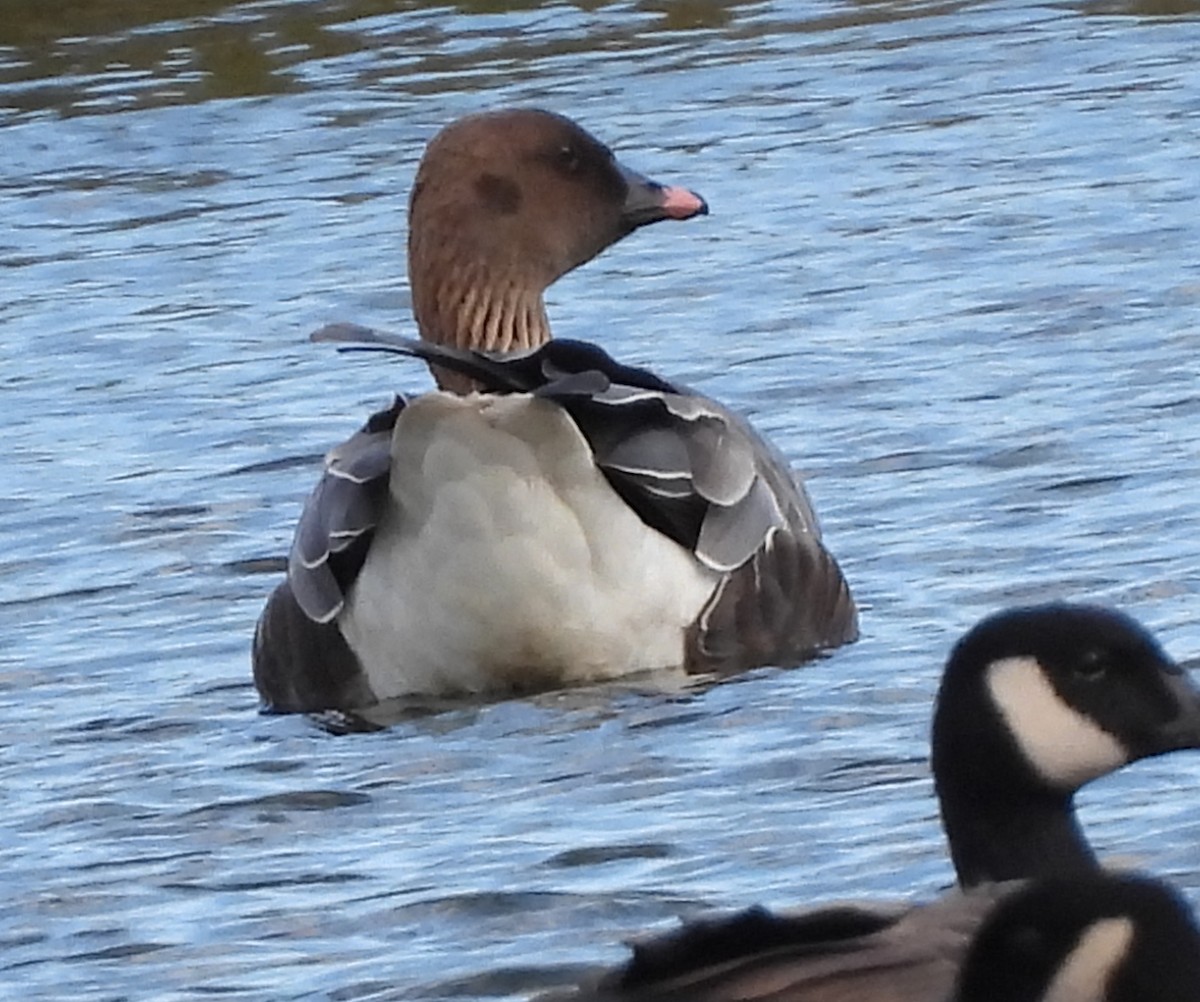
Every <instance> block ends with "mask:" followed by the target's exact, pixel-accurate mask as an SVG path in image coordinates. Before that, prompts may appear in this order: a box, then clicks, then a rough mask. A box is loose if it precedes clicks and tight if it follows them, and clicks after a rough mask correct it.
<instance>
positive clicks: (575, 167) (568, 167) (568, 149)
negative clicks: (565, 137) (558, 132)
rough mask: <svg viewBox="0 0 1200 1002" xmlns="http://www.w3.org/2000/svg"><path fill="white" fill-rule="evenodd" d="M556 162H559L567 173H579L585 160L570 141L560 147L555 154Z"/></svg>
mask: <svg viewBox="0 0 1200 1002" xmlns="http://www.w3.org/2000/svg"><path fill="white" fill-rule="evenodd" d="M555 163H557V164H558V167H559V169H560V170H562V171H563V172H564V173H566V174H577V173H579V168H580V167H581V166H582V165H583V160H582V158H581V157H580V156H579V151H578V150H577V149H576V148H575V147H574V146H572V145H571V144H570V143H565V144H564V145H562V146H560V147H559V148H558V152H557V153H556V154H555Z"/></svg>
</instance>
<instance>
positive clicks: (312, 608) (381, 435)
mask: <svg viewBox="0 0 1200 1002" xmlns="http://www.w3.org/2000/svg"><path fill="white" fill-rule="evenodd" d="M403 408H404V400H403V398H401V397H397V398H396V401H395V403H393V405H392V406H391V407H390V408H388V409H387V410H384V411H380V412H378V413H377V414H374V415H372V416H371V418H370V420H368V421H367V423H366V425H364V426H363V428H361V429H360V430H359V431H357V432H355V433H354V434H353V435H352V436H351V437H350V438H348V439H347V440H346V441H345V442H343V443H342V444H341V445H338V446H336V447H335V448H334V449H332V450H330V452H329V454H328V455H327V456H326V459H325V471H324V473H323V474H322V476H321V479H320V480H319V481H318V482H317V486H316V487H315V488H314V489H313V492H312V493H311V494H310V495H309V496H308V500H307V501H305V503H304V510H303V511H302V512H301V515H300V521H299V523H298V524H297V526H296V534H295V537H294V539H293V541H292V549H291V552H290V553H289V554H288V582H289V583H290V585H291V589H292V594H293V596H294V597H295V600H296V602H297V604H298V605H299V606H300V608H301V609H302V610H303V611H304V614H305V615H306V616H308V617H309V618H310V619H311V620H313V622H316V623H328V622H331V621H332V620H333V619H335V618H336V617H337V614H338V613H339V612H341V610H342V606H343V605H344V604H345V599H346V593H347V591H348V590H349V588H350V585H351V584H352V583H353V581H354V579H355V577H356V576H357V575H358V572H359V570H361V568H362V563H363V560H364V559H365V557H366V550H367V547H368V546H369V544H370V541H371V535H372V533H373V532H374V530H375V526H376V525H378V523H379V519H380V517H381V515H382V512H383V509H384V506H385V503H386V500H387V490H388V479H389V477H390V474H391V465H392V463H391V442H392V429H393V427H394V426H395V423H396V418H397V417H398V416H399V414H400V411H401V410H402V409H403Z"/></svg>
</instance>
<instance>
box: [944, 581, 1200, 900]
mask: <svg viewBox="0 0 1200 1002" xmlns="http://www.w3.org/2000/svg"><path fill="white" fill-rule="evenodd" d="M1195 747H1200V698H1198V696H1197V692H1196V690H1195V689H1194V688H1193V687H1192V686H1191V685H1190V683H1189V682H1188V680H1187V679H1186V676H1184V674H1183V673H1182V671H1181V670H1180V669H1179V667H1178V666H1177V665H1176V664H1175V663H1174V662H1173V661H1171V660H1170V658H1168V657H1167V655H1166V654H1165V653H1163V651H1162V649H1161V648H1160V647H1159V646H1158V644H1157V643H1155V641H1154V640H1153V639H1152V638H1151V637H1150V636H1149V634H1148V633H1147V632H1146V631H1145V630H1144V629H1142V628H1141V627H1140V626H1139V625H1138V624H1137V623H1136V622H1134V621H1133V620H1132V619H1129V618H1128V617H1126V616H1123V615H1121V614H1119V613H1116V612H1113V611H1112V610H1107V609H1102V608H1098V607H1091V606H1081V605H1066V604H1051V605H1045V606H1038V607H1033V608H1024V609H1014V610H1009V611H1006V612H1003V613H1000V614H998V615H996V616H992V617H990V618H988V619H986V620H984V621H983V622H982V623H980V624H979V625H978V626H977V627H975V629H973V630H971V631H970V632H969V633H968V634H967V635H966V636H965V637H964V638H963V639H962V640H961V641H960V642H959V644H958V645H957V646H956V647H955V649H954V651H953V653H952V654H951V656H950V660H949V662H948V664H947V667H946V672H945V674H944V676H943V679H942V686H941V689H940V691H939V694H938V701H937V708H936V710H935V713H934V720H933V738H932V750H933V771H934V775H935V778H936V785H937V790H938V799H939V802H940V805H941V812H942V823H943V827H944V828H945V831H946V836H947V838H948V840H949V843H950V853H951V857H952V859H953V861H954V866H955V869H956V871H957V873H958V878H959V883H960V884H962V885H963V886H966V887H970V886H974V885H976V884H979V883H982V882H984V881H999V880H1009V879H1017V878H1023V877H1038V876H1052V875H1063V874H1072V873H1075V874H1078V873H1087V872H1090V871H1094V870H1095V869H1096V866H1097V863H1096V858H1095V855H1094V853H1093V852H1092V850H1091V847H1090V846H1089V844H1088V842H1087V840H1086V839H1085V838H1084V835H1083V832H1082V830H1081V829H1080V827H1079V824H1078V821H1077V820H1076V817H1075V813H1074V803H1073V798H1074V795H1075V792H1076V791H1077V790H1078V789H1079V788H1080V787H1081V786H1083V785H1084V784H1085V783H1087V782H1089V781H1090V780H1092V779H1096V778H1098V777H1099V776H1103V775H1106V774H1108V773H1109V772H1112V771H1114V770H1115V769H1117V768H1119V767H1120V766H1122V765H1124V764H1125V763H1127V762H1131V761H1134V760H1137V759H1141V758H1146V757H1149V756H1152V755H1158V754H1162V753H1164V752H1168V751H1172V750H1175V749H1179V748H1195Z"/></svg>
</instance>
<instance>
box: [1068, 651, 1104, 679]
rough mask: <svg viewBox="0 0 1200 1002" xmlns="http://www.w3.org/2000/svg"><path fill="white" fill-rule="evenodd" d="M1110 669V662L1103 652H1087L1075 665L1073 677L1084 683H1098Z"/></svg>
mask: <svg viewBox="0 0 1200 1002" xmlns="http://www.w3.org/2000/svg"><path fill="white" fill-rule="evenodd" d="M1111 667H1112V662H1111V661H1110V660H1109V658H1108V655H1107V654H1105V652H1104V651H1087V652H1085V653H1084V655H1083V657H1081V658H1080V659H1079V663H1078V664H1076V665H1075V675H1076V677H1077V678H1081V679H1083V680H1084V681H1085V682H1099V681H1100V680H1101V679H1102V678H1104V676H1105V675H1107V674H1108V670H1109V668H1111Z"/></svg>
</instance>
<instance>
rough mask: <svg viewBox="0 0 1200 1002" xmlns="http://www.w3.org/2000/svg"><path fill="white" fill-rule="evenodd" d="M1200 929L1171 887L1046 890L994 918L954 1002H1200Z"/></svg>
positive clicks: (1123, 881)
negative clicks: (1199, 1000)
mask: <svg viewBox="0 0 1200 1002" xmlns="http://www.w3.org/2000/svg"><path fill="white" fill-rule="evenodd" d="M1198 999H1200V929H1198V928H1197V926H1196V918H1195V916H1194V915H1193V914H1192V912H1191V910H1190V909H1189V908H1188V906H1187V905H1186V904H1185V903H1184V901H1183V899H1182V898H1181V897H1180V896H1179V894H1177V893H1176V892H1175V891H1174V890H1172V889H1171V888H1170V887H1168V886H1167V885H1166V884H1164V883H1162V882H1160V881H1157V880H1151V879H1149V878H1147V877H1141V876H1133V875H1124V876H1122V875H1115V874H1114V875H1108V874H1095V875H1091V876H1086V877H1073V878H1058V879H1055V878H1047V879H1044V880H1038V881H1035V882H1033V883H1032V884H1030V885H1028V886H1026V887H1023V888H1022V889H1021V890H1019V891H1016V892H1014V893H1013V894H1012V895H1010V896H1009V897H1008V898H1006V899H1004V900H1003V901H1001V902H1000V904H998V905H997V906H996V908H995V909H993V911H992V912H991V913H990V914H989V915H988V917H987V919H986V921H985V922H984V923H983V925H982V927H981V928H980V930H979V933H978V934H977V935H976V936H975V939H974V941H973V942H972V943H971V947H970V949H969V950H968V953H967V959H966V960H965V961H964V962H963V968H962V972H961V974H960V976H959V980H958V986H957V988H956V991H955V994H954V997H953V1000H952V1002H1197V1000H1198Z"/></svg>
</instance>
